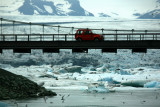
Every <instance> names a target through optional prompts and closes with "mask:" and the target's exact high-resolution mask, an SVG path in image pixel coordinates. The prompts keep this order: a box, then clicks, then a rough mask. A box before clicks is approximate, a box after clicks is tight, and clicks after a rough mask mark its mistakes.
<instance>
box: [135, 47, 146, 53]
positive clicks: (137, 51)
mask: <svg viewBox="0 0 160 107" xmlns="http://www.w3.org/2000/svg"><path fill="white" fill-rule="evenodd" d="M132 53H147V49H146V48H134V49H132Z"/></svg>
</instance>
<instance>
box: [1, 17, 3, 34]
mask: <svg viewBox="0 0 160 107" xmlns="http://www.w3.org/2000/svg"><path fill="white" fill-rule="evenodd" d="M2 21H3V18H1V35H2V27H3V26H2Z"/></svg>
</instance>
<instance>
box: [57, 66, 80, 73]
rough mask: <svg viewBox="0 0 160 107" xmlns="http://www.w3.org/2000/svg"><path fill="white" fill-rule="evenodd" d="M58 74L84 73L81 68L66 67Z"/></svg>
mask: <svg viewBox="0 0 160 107" xmlns="http://www.w3.org/2000/svg"><path fill="white" fill-rule="evenodd" d="M56 72H59V73H75V72H78V73H82V71H81V66H71V67H64V68H60V69H59V70H57V71H56Z"/></svg>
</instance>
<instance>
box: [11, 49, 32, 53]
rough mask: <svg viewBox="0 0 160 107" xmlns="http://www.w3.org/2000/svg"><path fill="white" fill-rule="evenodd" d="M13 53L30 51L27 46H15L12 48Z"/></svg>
mask: <svg viewBox="0 0 160 107" xmlns="http://www.w3.org/2000/svg"><path fill="white" fill-rule="evenodd" d="M13 53H31V49H29V48H17V49H13Z"/></svg>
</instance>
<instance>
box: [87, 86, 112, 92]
mask: <svg viewBox="0 0 160 107" xmlns="http://www.w3.org/2000/svg"><path fill="white" fill-rule="evenodd" d="M87 92H96V93H108V92H109V89H107V88H106V87H105V86H104V84H96V85H91V86H89V87H88V90H87Z"/></svg>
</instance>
